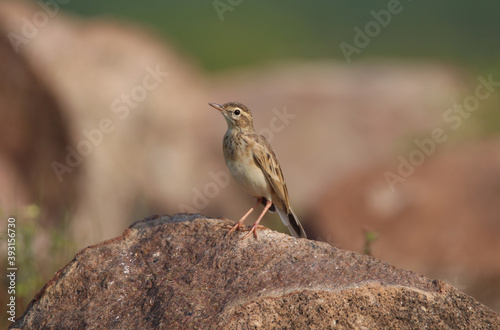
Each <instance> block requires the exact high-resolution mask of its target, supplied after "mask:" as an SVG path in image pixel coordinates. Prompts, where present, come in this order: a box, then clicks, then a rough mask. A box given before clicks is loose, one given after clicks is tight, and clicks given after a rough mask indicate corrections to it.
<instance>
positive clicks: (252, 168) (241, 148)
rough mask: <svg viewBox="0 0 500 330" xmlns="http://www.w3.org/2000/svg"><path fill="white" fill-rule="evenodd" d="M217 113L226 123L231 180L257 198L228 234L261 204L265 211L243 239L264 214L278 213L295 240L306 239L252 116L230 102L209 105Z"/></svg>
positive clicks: (275, 161)
mask: <svg viewBox="0 0 500 330" xmlns="http://www.w3.org/2000/svg"><path fill="white" fill-rule="evenodd" d="M209 105H210V106H212V107H214V108H215V109H217V110H219V111H220V112H221V113H222V115H223V116H224V118H225V119H226V122H227V125H228V128H227V131H226V134H225V135H224V140H223V150H224V159H225V161H226V165H227V168H228V170H229V172H230V173H231V175H232V176H233V178H234V179H235V180H236V182H238V183H239V184H240V185H241V186H242V187H243V189H245V191H247V192H248V193H249V194H251V195H252V196H254V197H255V198H257V204H255V205H254V206H253V207H252V208H251V209H250V210H249V211H248V212H247V213H246V214H245V215H244V216H243V217H242V218H241V219H240V220H239V221H238V223H237V224H236V225H235V226H234V227H233V228H231V230H230V231H229V233H231V232H233V231H235V230H237V229H240V228H242V227H243V222H244V221H245V219H246V218H247V217H248V215H249V214H250V213H251V212H252V211H253V210H254V209H255V207H257V205H259V204H260V203H262V204H264V206H265V207H264V210H263V211H262V213H261V214H260V216H259V218H258V219H257V221H256V222H255V223H254V225H253V226H252V227H251V228H250V232H249V233H248V234H247V235H246V236H245V237H247V236H249V235H251V234H252V233H254V236H255V237H257V228H258V226H259V222H260V221H261V220H262V217H263V216H264V214H265V213H266V212H267V211H268V210H270V211H272V212H273V211H276V210H277V211H278V214H279V215H280V218H281V220H282V221H283V222H284V223H285V225H286V226H287V227H288V228H289V230H290V232H291V233H292V235H293V236H295V237H304V238H305V237H306V233H305V231H304V229H303V228H302V225H301V224H300V222H299V220H298V218H297V217H296V216H295V214H294V213H293V211H292V208H291V207H290V201H289V198H288V189H287V187H286V183H285V178H284V177H283V172H282V171H281V167H280V165H279V163H278V158H277V157H276V155H275V154H274V152H273V150H272V149H271V145H270V144H269V142H267V140H266V138H265V137H263V136H262V135H259V134H257V133H256V132H255V129H254V127H253V119H252V113H251V112H250V110H249V109H248V108H247V107H246V106H244V105H243V104H241V103H236V102H229V103H225V104H223V105H219V104H215V103H209Z"/></svg>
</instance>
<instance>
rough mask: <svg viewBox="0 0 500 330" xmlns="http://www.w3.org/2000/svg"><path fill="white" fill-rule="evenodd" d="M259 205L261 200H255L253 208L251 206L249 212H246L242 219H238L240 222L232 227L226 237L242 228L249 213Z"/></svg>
mask: <svg viewBox="0 0 500 330" xmlns="http://www.w3.org/2000/svg"><path fill="white" fill-rule="evenodd" d="M260 203H262V198H259V199H257V203H256V204H255V205H254V206H252V208H251V209H250V210H248V212H247V213H246V214H245V215H244V216H243V218H241V219H240V221H238V223H237V224H236V225H234V227H232V228H231V230H230V231H229V232H228V233H227V235H229V234H231V233H232V232H233V231H235V230H238V229H240V228H242V227H243V222H244V221H245V219H246V218H247V217H248V216H249V215H250V213H252V212H253V210H254V209H255V208H256V207H257V206H258V205H259V204H260Z"/></svg>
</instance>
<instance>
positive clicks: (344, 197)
mask: <svg viewBox="0 0 500 330" xmlns="http://www.w3.org/2000/svg"><path fill="white" fill-rule="evenodd" d="M396 167H397V166H393V164H383V165H378V166H371V167H368V168H366V169H362V170H358V171H353V172H352V173H350V174H349V175H347V176H345V177H344V178H343V179H342V180H340V181H338V182H336V183H335V184H332V185H331V186H330V187H329V188H327V189H325V191H324V194H323V196H322V198H321V199H319V200H318V201H317V204H316V205H315V206H314V207H313V209H312V212H311V213H312V214H311V218H312V219H321V221H316V222H314V223H313V224H312V227H313V228H312V231H313V232H314V233H317V234H318V236H321V237H322V238H323V240H326V241H328V242H329V243H330V244H332V245H334V246H338V247H340V248H343V249H348V250H355V251H361V250H362V247H363V245H364V231H371V232H375V233H376V234H377V237H378V239H377V241H376V242H374V243H373V249H372V253H373V255H374V256H376V257H378V258H381V259H384V260H387V261H389V262H390V263H392V264H394V265H398V266H400V267H403V268H405V269H412V270H414V271H416V272H421V273H423V274H428V275H429V276H431V277H433V278H441V279H446V280H447V281H449V282H450V283H451V284H453V285H455V286H457V287H460V288H461V290H464V291H465V292H468V293H469V294H471V295H472V296H475V297H477V298H478V299H479V300H481V301H485V302H487V303H489V304H490V305H491V306H495V308H496V309H497V310H498V309H500V301H499V300H498V297H499V296H500V262H499V258H498V256H499V255H500V240H499V239H498V238H499V237H500V222H499V214H500V203H499V202H498V201H500V140H499V139H498V138H496V139H493V140H491V141H485V142H476V143H471V144H470V145H466V146H463V147H460V148H455V149H453V150H445V151H444V152H439V153H436V154H435V155H432V156H431V157H430V158H429V159H428V160H426V161H425V162H424V163H423V164H422V165H420V166H419V167H417V168H416V170H415V172H414V174H413V175H412V176H409V177H408V178H407V179H406V180H405V181H404V182H401V183H398V184H396V185H395V190H394V191H391V188H390V186H389V185H388V184H387V182H386V180H385V178H384V174H385V172H386V171H387V170H393V169H395V168H396Z"/></svg>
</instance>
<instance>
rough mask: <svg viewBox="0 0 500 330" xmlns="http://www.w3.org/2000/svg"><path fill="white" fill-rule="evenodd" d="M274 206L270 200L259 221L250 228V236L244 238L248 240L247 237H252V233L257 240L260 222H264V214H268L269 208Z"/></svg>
mask: <svg viewBox="0 0 500 330" xmlns="http://www.w3.org/2000/svg"><path fill="white" fill-rule="evenodd" d="M259 203H260V202H259ZM272 205H273V203H272V202H271V201H269V200H268V201H267V203H266V207H264V210H263V211H262V213H261V214H260V216H259V218H258V219H257V221H255V223H254V224H253V226H252V227H251V228H250V231H249V232H248V234H246V235H245V236H244V237H243V238H246V237H248V236H250V235H252V233H253V235H254V236H255V238H257V228H258V227H259V222H260V220H262V218H263V217H264V214H266V212H267V210H269V208H270V207H271V206H272ZM260 227H262V226H260Z"/></svg>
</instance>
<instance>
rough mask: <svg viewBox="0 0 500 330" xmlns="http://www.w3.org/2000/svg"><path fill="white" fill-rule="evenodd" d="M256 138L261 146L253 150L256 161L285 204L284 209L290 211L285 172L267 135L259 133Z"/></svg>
mask: <svg viewBox="0 0 500 330" xmlns="http://www.w3.org/2000/svg"><path fill="white" fill-rule="evenodd" d="M256 138H257V140H258V142H259V143H258V144H257V145H258V146H260V148H258V149H257V150H254V151H253V157H254V159H255V162H256V163H257V164H258V165H259V167H260V169H261V170H262V172H264V174H265V176H266V178H267V181H269V183H270V184H271V187H273V190H274V193H275V194H276V196H277V197H278V198H279V199H280V202H281V203H279V204H283V207H284V211H288V209H289V208H290V202H289V199H288V189H287V188H286V183H285V178H284V177H283V172H282V171H281V167H280V164H279V163H278V158H277V157H276V155H275V154H274V152H273V150H272V149H271V145H270V144H269V142H267V140H266V138H265V137H263V136H262V135H258V136H257V137H256ZM279 204H278V205H279Z"/></svg>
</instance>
